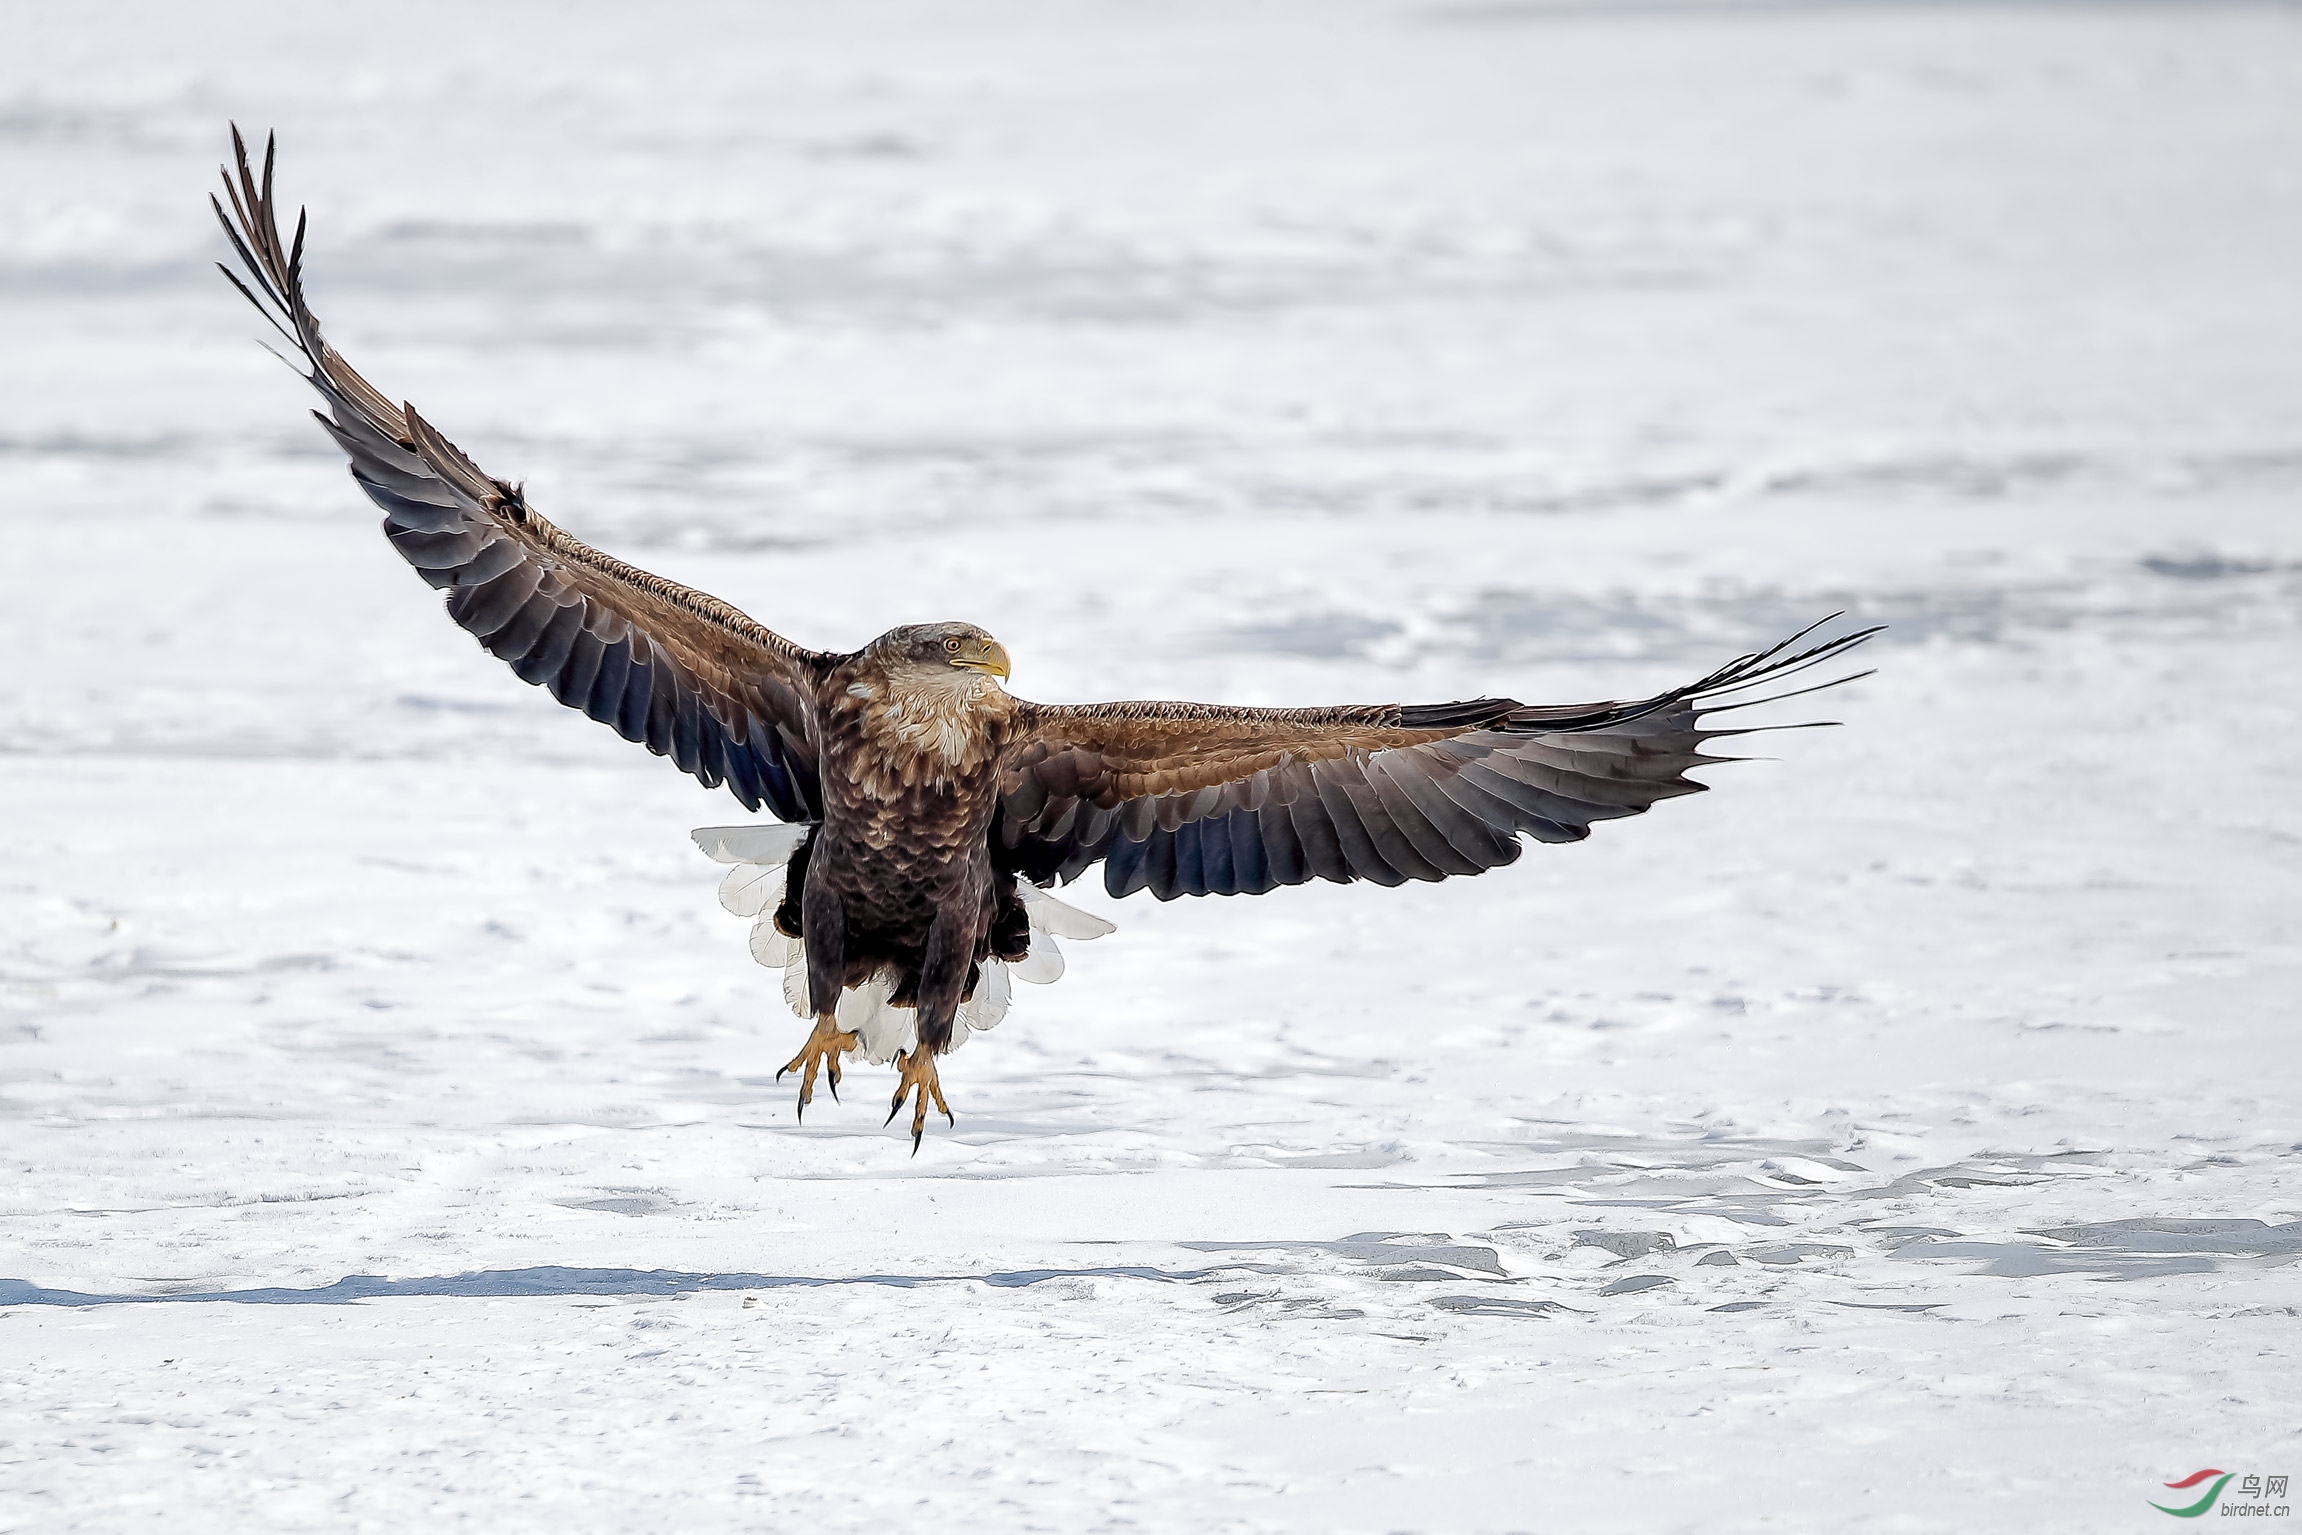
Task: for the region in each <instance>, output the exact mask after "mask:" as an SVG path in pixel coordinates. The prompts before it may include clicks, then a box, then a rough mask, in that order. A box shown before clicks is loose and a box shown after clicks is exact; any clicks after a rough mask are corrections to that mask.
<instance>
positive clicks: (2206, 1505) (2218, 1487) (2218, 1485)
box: [2150, 1466, 2238, 1519]
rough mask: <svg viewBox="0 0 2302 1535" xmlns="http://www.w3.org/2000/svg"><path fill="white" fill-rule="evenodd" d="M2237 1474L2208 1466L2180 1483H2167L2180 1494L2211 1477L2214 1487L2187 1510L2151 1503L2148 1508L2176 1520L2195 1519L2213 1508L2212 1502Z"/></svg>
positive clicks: (2208, 1489) (2192, 1473) (2207, 1490)
mask: <svg viewBox="0 0 2302 1535" xmlns="http://www.w3.org/2000/svg"><path fill="white" fill-rule="evenodd" d="M2237 1474H2238V1473H2237V1472H2235V1471H2217V1470H2216V1469H2214V1468H2213V1467H2212V1466H2208V1467H2207V1468H2206V1469H2205V1470H2203V1471H2193V1472H2191V1473H2190V1474H2189V1475H2188V1476H2186V1477H2184V1478H2183V1479H2182V1480H2181V1481H2179V1482H2168V1483H2167V1484H2166V1485H2167V1486H2168V1487H2169V1488H2171V1489H2173V1490H2174V1491H2176V1492H2182V1491H2184V1490H2186V1489H2188V1488H2191V1487H2195V1486H2197V1485H2198V1484H2199V1483H2200V1482H2203V1481H2205V1480H2206V1479H2207V1478H2208V1477H2212V1478H2213V1479H2214V1485H2213V1486H2211V1487H2209V1488H2207V1489H2206V1495H2205V1496H2204V1497H2202V1498H2200V1499H2199V1500H2198V1501H2197V1502H2195V1503H2193V1504H2191V1505H2190V1506H2189V1507H2187V1508H2168V1507H2167V1506H2166V1505H2165V1504H2163V1503H2153V1504H2151V1505H2150V1506H2151V1507H2152V1508H2155V1509H2157V1510H2158V1511H2159V1512H2160V1513H2162V1514H2172V1515H2173V1516H2174V1517H2175V1518H2177V1519H2195V1518H2197V1517H2198V1516H2199V1515H2200V1514H2203V1513H2205V1512H2206V1511H2207V1510H2208V1509H2210V1508H2212V1507H2213V1506H2214V1500H2215V1499H2216V1498H2219V1497H2221V1496H2222V1489H2223V1488H2225V1487H2227V1486H2229V1485H2230V1479H2231V1478H2232V1477H2234V1476H2236V1475H2237Z"/></svg>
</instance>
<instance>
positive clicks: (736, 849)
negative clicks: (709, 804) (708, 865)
mask: <svg viewBox="0 0 2302 1535" xmlns="http://www.w3.org/2000/svg"><path fill="white" fill-rule="evenodd" d="M813 830H815V827H814V826H813V825H812V824H810V823H804V822H803V823H799V824H796V825H790V826H786V825H784V824H782V823H781V822H776V821H770V822H766V823H764V824H759V825H753V826H698V827H697V828H696V829H695V830H694V831H691V832H689V833H688V835H689V836H691V837H693V838H695V845H696V846H697V847H700V848H702V849H703V851H704V853H705V855H706V856H707V857H709V858H711V859H712V860H713V861H714V862H715V863H757V864H766V865H769V866H770V867H773V868H778V869H780V868H782V867H783V866H784V865H785V864H787V863H789V862H791V855H792V854H794V853H796V852H798V851H799V845H800V844H801V843H802V842H805V841H806V840H807V834H808V833H809V832H811V831H813Z"/></svg>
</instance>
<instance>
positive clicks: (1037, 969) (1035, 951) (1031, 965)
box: [1015, 928, 1063, 986]
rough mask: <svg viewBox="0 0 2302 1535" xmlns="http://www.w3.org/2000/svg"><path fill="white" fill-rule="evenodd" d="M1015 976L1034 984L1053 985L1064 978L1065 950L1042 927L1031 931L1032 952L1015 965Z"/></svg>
mask: <svg viewBox="0 0 2302 1535" xmlns="http://www.w3.org/2000/svg"><path fill="white" fill-rule="evenodd" d="M1015 978H1016V979H1017V980H1019V981H1029V982H1030V983H1031V984H1032V985H1034V986H1052V985H1054V984H1055V983H1056V982H1057V981H1060V980H1062V979H1063V951H1062V950H1061V949H1060V948H1058V947H1056V944H1055V940H1054V939H1053V938H1051V937H1049V936H1048V934H1047V932H1046V931H1045V930H1044V929H1042V928H1034V929H1032V931H1031V952H1030V953H1029V954H1028V955H1026V956H1025V957H1024V959H1023V961H1022V962H1021V963H1020V964H1018V965H1016V966H1015Z"/></svg>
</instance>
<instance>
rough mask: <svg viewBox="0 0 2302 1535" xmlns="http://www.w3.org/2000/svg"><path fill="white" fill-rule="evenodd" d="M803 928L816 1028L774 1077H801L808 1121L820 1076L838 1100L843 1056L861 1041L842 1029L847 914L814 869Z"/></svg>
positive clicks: (804, 896) (804, 891) (805, 892)
mask: <svg viewBox="0 0 2302 1535" xmlns="http://www.w3.org/2000/svg"><path fill="white" fill-rule="evenodd" d="M799 926H800V933H801V942H802V943H803V944H804V946H805V948H804V954H805V957H806V964H807V1005H808V1009H809V1010H810V1011H811V1012H813V1013H814V1014H815V1029H814V1031H813V1032H812V1033H810V1034H809V1035H808V1036H807V1042H806V1043H805V1044H803V1045H801V1046H800V1047H799V1054H797V1055H795V1056H793V1057H792V1058H791V1059H790V1060H789V1061H787V1062H785V1063H784V1067H783V1071H779V1072H777V1073H776V1074H775V1079H776V1080H777V1081H778V1082H780V1081H782V1080H783V1074H784V1072H786V1071H796V1072H798V1073H799V1117H800V1118H801V1119H805V1118H806V1117H807V1106H808V1105H809V1104H810V1103H812V1102H814V1101H815V1078H816V1074H817V1073H818V1072H822V1073H823V1074H824V1075H825V1077H826V1078H827V1085H828V1086H829V1087H830V1088H831V1097H832V1101H833V1102H837V1101H838V1099H839V1058H840V1057H841V1056H842V1055H845V1054H847V1053H848V1052H849V1051H851V1050H853V1049H854V1048H855V1046H856V1043H857V1040H856V1037H855V1035H854V1034H852V1033H850V1032H848V1031H847V1030H845V1029H842V1028H841V1027H840V1026H839V1021H838V1014H837V1009H838V1007H839V993H840V991H841V989H842V988H843V987H844V986H845V984H846V981H847V913H846V911H845V909H844V908H843V907H842V906H841V905H840V901H839V896H838V893H837V892H835V891H833V890H832V889H830V888H829V887H828V886H827V885H825V884H824V883H823V881H821V880H819V879H817V878H815V876H814V871H813V870H812V869H810V871H809V874H808V877H807V883H806V884H805V885H804V886H802V887H801V890H800V918H799Z"/></svg>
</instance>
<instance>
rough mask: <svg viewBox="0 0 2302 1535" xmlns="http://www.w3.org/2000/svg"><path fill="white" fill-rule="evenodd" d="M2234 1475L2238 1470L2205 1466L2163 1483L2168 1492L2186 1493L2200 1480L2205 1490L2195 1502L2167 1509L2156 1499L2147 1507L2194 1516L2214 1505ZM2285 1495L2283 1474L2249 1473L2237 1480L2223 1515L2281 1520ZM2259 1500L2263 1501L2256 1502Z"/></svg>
mask: <svg viewBox="0 0 2302 1535" xmlns="http://www.w3.org/2000/svg"><path fill="white" fill-rule="evenodd" d="M2237 1475H2238V1473H2237V1472H2235V1471H2224V1470H2222V1469H2221V1468H2219V1467H2217V1466H2208V1467H2207V1468H2206V1469H2205V1470H2203V1471H2193V1472H2191V1473H2190V1474H2189V1475H2188V1476H2186V1477H2184V1478H2183V1479H2182V1480H2181V1481H2179V1482H2168V1483H2166V1484H2165V1486H2166V1488H2167V1490H2168V1491H2170V1492H2188V1491H2189V1490H2190V1489H2191V1488H2193V1487H2196V1486H2198V1485H2199V1484H2200V1483H2202V1482H2203V1483H2206V1484H2208V1485H2207V1487H2206V1490H2205V1491H2204V1492H2202V1493H2200V1494H2199V1495H2198V1501H2197V1502H2195V1503H2186V1504H2184V1505H2182V1506H2181V1507H2180V1508H2168V1507H2167V1506H2166V1505H2165V1504H2163V1503H2155V1502H2154V1503H2152V1504H2151V1505H2150V1506H2151V1507H2152V1508H2155V1509H2157V1510H2158V1511H2159V1512H2160V1513H2162V1514H2172V1515H2173V1516H2174V1517H2175V1518H2177V1519H2196V1518H2197V1517H2198V1516H2199V1515H2201V1514H2204V1513H2206V1512H2208V1511H2209V1510H2211V1509H2212V1508H2213V1507H2214V1504H2215V1501H2216V1500H2217V1499H2219V1498H2220V1497H2221V1496H2222V1489H2223V1488H2225V1487H2227V1486H2229V1485H2230V1482H2231V1479H2232V1478H2234V1477H2236V1476H2237ZM2285 1496H2286V1478H2285V1477H2282V1476H2261V1475H2257V1474H2255V1473H2252V1472H2249V1473H2247V1475H2246V1478H2245V1479H2244V1480H2243V1481H2240V1482H2239V1483H2238V1491H2237V1492H2235V1493H2234V1494H2232V1495H2231V1502H2230V1503H2229V1505H2228V1506H2226V1507H2225V1508H2224V1509H2223V1510H2222V1512H2223V1513H2225V1514H2267V1515H2268V1516H2269V1517H2271V1518H2273V1519H2283V1518H2285V1517H2287V1514H2288V1511H2289V1510H2288V1505H2287V1504H2286V1503H2285V1502H2284V1501H2283V1500H2284V1498H2285ZM2258 1499H2259V1500H2263V1501H2255V1500H2258ZM2270 1500H2277V1501H2270Z"/></svg>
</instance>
